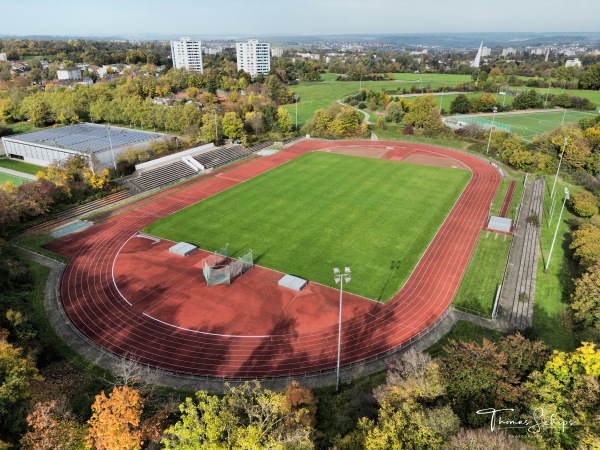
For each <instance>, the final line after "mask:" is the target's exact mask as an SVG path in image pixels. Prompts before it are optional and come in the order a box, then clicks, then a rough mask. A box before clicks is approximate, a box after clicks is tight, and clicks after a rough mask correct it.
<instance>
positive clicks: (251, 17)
mask: <svg viewBox="0 0 600 450" xmlns="http://www.w3.org/2000/svg"><path fill="white" fill-rule="evenodd" d="M0 9H1V11H2V14H1V15H0V34H3V35H15V36H27V35H54V36H113V35H122V36H123V35H125V36H135V35H137V34H139V35H149V34H155V35H162V36H170V37H172V38H178V37H182V36H187V35H193V36H197V37H201V36H207V37H209V36H249V35H255V36H266V35H336V34H382V33H386V34H398V33H434V32H457V33H459V32H463V33H464V32H467V33H468V32H574V33H576V32H597V31H600V25H599V23H598V17H600V2H594V1H590V0H571V1H569V2H566V1H565V0H527V1H522V0H505V1H503V2H501V3H493V4H492V3H489V2H482V1H480V0H478V1H473V0H454V1H451V2H449V1H447V0H425V1H423V2H416V1H410V2H408V1H403V0H370V1H367V0H303V1H301V2H293V3H290V2H285V1H281V0H247V1H241V0H220V1H214V0H210V1H207V0H179V1H176V2H166V1H164V0H125V1H122V0H121V1H117V0H103V1H101V2H93V3H92V2H73V1H72V0H68V1H67V0H54V1H52V2H48V1H41V0H26V1H23V2H16V1H6V0H5V1H3V2H2V3H1V8H0Z"/></svg>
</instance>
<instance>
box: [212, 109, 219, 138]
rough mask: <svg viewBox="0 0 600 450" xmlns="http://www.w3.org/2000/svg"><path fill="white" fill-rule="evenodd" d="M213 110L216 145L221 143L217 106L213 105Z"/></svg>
mask: <svg viewBox="0 0 600 450" xmlns="http://www.w3.org/2000/svg"><path fill="white" fill-rule="evenodd" d="M213 111H214V112H215V145H219V131H218V129H217V107H216V106H213Z"/></svg>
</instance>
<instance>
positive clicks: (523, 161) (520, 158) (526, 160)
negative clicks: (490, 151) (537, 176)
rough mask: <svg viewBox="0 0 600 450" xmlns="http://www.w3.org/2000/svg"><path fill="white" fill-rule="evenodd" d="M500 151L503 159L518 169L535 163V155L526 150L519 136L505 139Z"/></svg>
mask: <svg viewBox="0 0 600 450" xmlns="http://www.w3.org/2000/svg"><path fill="white" fill-rule="evenodd" d="M499 150H500V156H501V157H502V159H503V160H505V161H506V162H507V163H509V164H510V165H511V166H513V167H516V168H517V169H524V168H526V167H527V166H528V165H530V164H531V163H532V161H533V155H532V154H531V152H530V151H528V150H526V149H525V146H524V145H523V143H522V141H521V139H519V138H518V137H517V136H510V137H509V138H507V139H505V140H504V141H503V142H502V144H501V145H500V149H499Z"/></svg>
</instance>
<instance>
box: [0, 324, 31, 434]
mask: <svg viewBox="0 0 600 450" xmlns="http://www.w3.org/2000/svg"><path fill="white" fill-rule="evenodd" d="M34 379H41V377H39V375H38V370H37V368H36V367H35V364H34V363H33V361H31V360H30V359H29V358H26V357H23V352H22V350H21V349H20V348H18V347H14V346H13V345H12V344H10V343H9V342H8V341H7V340H6V333H3V334H0V437H1V438H2V439H3V440H7V441H10V440H15V439H16V438H17V436H18V435H19V434H20V433H21V431H22V430H23V428H24V425H25V421H24V419H25V417H26V415H27V409H28V407H29V401H30V393H29V382H30V381H32V380H34Z"/></svg>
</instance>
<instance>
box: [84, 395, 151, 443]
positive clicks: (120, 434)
mask: <svg viewBox="0 0 600 450" xmlns="http://www.w3.org/2000/svg"><path fill="white" fill-rule="evenodd" d="M142 408H143V401H142V398H141V397H140V393H139V391H137V390H136V389H133V388H130V387H127V386H117V387H115V388H114V389H113V390H112V392H111V393H110V395H109V396H108V397H107V396H106V394H105V393H104V391H102V392H101V393H100V394H99V395H97V396H96V401H95V402H94V404H93V405H92V417H91V418H90V420H89V422H88V423H89V426H90V429H89V432H88V438H87V441H88V444H89V445H90V446H91V447H92V448H95V449H97V450H139V449H141V448H142V432H141V429H140V416H141V414H142Z"/></svg>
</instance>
